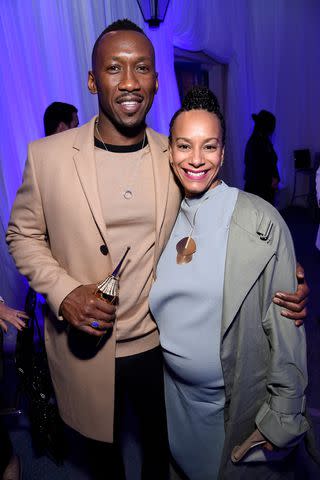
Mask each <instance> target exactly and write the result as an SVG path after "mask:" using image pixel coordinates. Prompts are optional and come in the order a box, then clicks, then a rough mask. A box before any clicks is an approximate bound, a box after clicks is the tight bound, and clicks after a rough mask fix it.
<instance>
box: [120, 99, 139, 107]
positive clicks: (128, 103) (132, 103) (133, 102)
mask: <svg viewBox="0 0 320 480" xmlns="http://www.w3.org/2000/svg"><path fill="white" fill-rule="evenodd" d="M121 103H122V105H130V106H131V105H137V103H138V102H137V101H136V100H135V101H132V102H121Z"/></svg>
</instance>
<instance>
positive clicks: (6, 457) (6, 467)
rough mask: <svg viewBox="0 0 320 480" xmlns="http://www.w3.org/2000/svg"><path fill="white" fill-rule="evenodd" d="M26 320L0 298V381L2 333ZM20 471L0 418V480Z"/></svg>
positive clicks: (14, 476)
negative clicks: (9, 325) (10, 326)
mask: <svg viewBox="0 0 320 480" xmlns="http://www.w3.org/2000/svg"><path fill="white" fill-rule="evenodd" d="M27 318H28V316H27V315H26V314H25V312H22V311H20V310H15V309H13V308H10V307H9V306H8V305H6V304H5V302H4V300H3V298H2V297H1V296H0V381H1V380H2V377H3V332H4V333H7V331H8V324H11V325H13V326H14V327H15V328H16V329H17V330H22V328H23V327H24V326H25V322H24V319H27ZM20 471H21V465H20V459H19V457H18V456H17V455H14V453H13V448H12V444H11V440H10V437H9V433H8V431H7V429H6V427H5V425H4V424H3V422H2V420H1V416H0V479H1V480H19V479H20Z"/></svg>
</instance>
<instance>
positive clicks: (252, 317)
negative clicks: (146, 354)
mask: <svg viewBox="0 0 320 480" xmlns="http://www.w3.org/2000/svg"><path fill="white" fill-rule="evenodd" d="M224 140H225V125H224V119H223V116H222V114H221V112H220V109H219V105H218V102H217V99H216V97H215V96H214V95H213V94H212V93H211V92H210V91H209V90H207V89H204V88H199V87H198V88H195V89H193V90H192V91H191V92H190V93H189V94H188V95H187V97H186V99H185V101H184V103H183V106H182V108H181V109H180V110H179V111H178V112H176V114H175V115H174V117H173V119H172V121H171V124H170V137H169V148H170V162H171V165H172V168H173V171H174V173H175V175H176V177H177V179H178V180H179V181H180V183H181V185H182V187H183V189H184V192H185V198H184V200H183V202H182V205H181V209H180V213H179V215H178V217H177V220H176V223H175V226H174V229H173V232H172V234H171V237H170V240H169V242H168V244H167V247H166V249H165V251H164V252H163V254H162V257H161V259H160V261H159V264H158V269H157V280H156V282H155V284H154V286H153V288H152V291H151V296H150V305H151V310H152V312H153V315H154V317H155V320H156V322H157V324H158V327H159V331H160V341H161V345H162V348H163V354H164V360H165V389H166V406H167V418H168V431H169V441H170V448H171V451H172V454H173V457H174V459H175V461H176V463H177V464H178V466H179V467H180V468H181V470H182V471H183V472H184V474H185V475H186V477H187V478H188V479H190V480H213V479H216V478H221V479H236V480H239V479H245V480H250V479H264V478H268V479H269V478H270V479H271V478H272V479H276V478H280V477H281V478H286V475H288V476H289V470H290V467H288V465H287V464H286V460H283V461H279V462H273V461H272V460H275V458H276V457H280V456H285V455H286V454H287V453H288V452H289V448H291V447H293V446H294V445H296V444H297V443H299V441H300V440H301V438H302V436H303V434H304V433H305V432H306V431H307V430H308V428H309V425H308V422H307V421H306V419H305V417H304V416H303V412H304V390H305V387H306V384H307V373H306V354H305V336H304V330H303V329H297V328H296V327H295V326H294V324H293V322H291V321H290V320H288V319H283V318H281V319H280V310H281V309H280V308H279V306H277V305H274V304H273V303H272V296H273V292H275V291H278V290H280V289H284V290H292V289H293V290H294V288H295V286H296V285H295V264H296V262H295V256H294V250H293V245H292V241H291V237H290V234H289V231H288V228H287V226H286V225H285V223H284V221H283V220H282V218H281V217H280V215H279V214H278V212H277V211H276V210H275V209H274V208H273V207H272V206H271V205H269V204H268V203H266V202H265V201H264V200H262V199H261V198H259V197H256V196H254V195H251V194H247V193H244V192H241V191H239V190H238V189H236V188H230V187H228V186H227V185H226V184H225V183H223V182H222V181H221V180H220V179H219V171H220V168H221V166H222V163H223V159H224ZM257 428H258V430H256V429H257ZM253 432H255V437H256V441H257V443H259V444H263V447H261V446H258V447H256V448H255V449H250V450H249V451H248V452H247V453H246V448H244V449H242V450H241V449H240V450H237V449H235V447H236V446H239V445H241V444H243V443H244V442H245V440H246V439H248V437H250V435H251V434H252V433H253ZM251 452H252V453H251ZM231 456H232V460H231ZM257 460H258V461H261V462H260V463H256V461H257ZM288 478H289V477H288Z"/></svg>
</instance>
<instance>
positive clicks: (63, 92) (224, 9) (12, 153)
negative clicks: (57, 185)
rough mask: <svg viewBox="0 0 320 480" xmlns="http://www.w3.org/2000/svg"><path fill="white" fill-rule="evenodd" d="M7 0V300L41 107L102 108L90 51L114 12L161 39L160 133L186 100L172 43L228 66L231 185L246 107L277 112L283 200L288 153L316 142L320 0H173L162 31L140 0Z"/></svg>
mask: <svg viewBox="0 0 320 480" xmlns="http://www.w3.org/2000/svg"><path fill="white" fill-rule="evenodd" d="M0 6H1V9H0V52H1V64H0V81H1V95H0V116H1V142H0V200H1V201H0V220H1V224H0V242H1V243H0V294H2V295H3V296H4V297H6V299H7V300H8V301H11V302H12V303H15V302H17V301H18V300H17V299H16V298H15V295H14V290H15V288H14V287H15V284H16V282H17V281H18V277H17V275H16V273H15V271H14V269H13V266H12V262H11V260H10V259H9V257H8V255H7V253H6V247H5V245H4V230H5V228H6V224H7V221H8V217H9V212H10V207H11V205H12V202H13V199H14V196H15V192H16V189H17V187H18V186H19V184H20V182H21V174H22V170H23V165H24V162H25V157H26V148H27V143H28V142H29V141H31V140H34V139H36V138H38V137H41V136H43V126H42V116H43V112H44V110H45V108H46V107H47V105H48V104H49V103H51V102H52V101H54V100H59V101H66V102H68V103H73V104H74V105H76V106H77V108H78V109H79V118H80V123H83V122H85V121H87V120H88V119H89V118H90V117H91V116H92V115H94V114H95V113H96V111H97V103H96V98H95V97H92V96H91V95H90V94H89V93H88V91H87V87H86V78H87V71H88V69H89V68H90V53H91V49H92V46H93V43H94V40H95V38H96V37H97V36H98V34H99V33H100V32H101V31H102V30H103V28H104V27H105V26H106V25H107V24H108V23H110V22H111V21H113V20H116V19H117V18H124V17H127V18H130V19H131V20H133V21H134V22H136V23H137V24H138V25H140V26H141V27H142V28H144V29H145V31H146V33H147V34H148V35H149V36H150V38H151V40H152V41H153V43H154V46H155V50H156V57H157V70H158V71H159V83H160V88H159V92H158V94H157V96H156V100H155V104H154V107H153V108H152V111H151V112H150V114H149V124H150V125H151V126H153V127H154V128H156V129H158V130H159V131H161V132H163V133H167V125H168V123H169V119H170V117H171V115H172V113H173V112H174V111H175V110H176V109H177V108H178V106H179V100H178V92H177V85H176V81H175V77H174V66H173V60H174V50H173V49H174V46H176V47H179V48H183V49H187V50H192V51H197V50H204V51H205V52H206V53H208V54H209V55H210V56H212V57H214V58H216V59H217V60H220V61H222V62H225V63H227V64H228V80H227V85H226V92H227V95H226V96H227V105H226V111H225V113H226V117H227V125H228V140H227V152H226V153H227V155H226V162H225V167H224V169H225V170H224V172H225V177H226V179H227V181H228V182H229V183H231V184H234V185H237V186H242V175H243V151H244V146H245V142H246V140H247V138H248V136H249V134H250V132H251V129H252V121H251V113H253V112H258V111H259V110H260V109H262V108H265V109H268V110H271V111H272V112H273V113H274V114H275V115H276V117H277V121H278V122H277V130H276V136H275V138H274V143H275V148H276V150H277V152H278V154H279V161H280V171H281V176H282V180H283V183H284V186H285V188H284V190H283V191H282V194H281V203H282V204H286V203H287V201H288V199H289V198H290V193H291V190H292V183H293V160H292V151H293V150H294V149H296V148H303V147H307V148H310V149H311V152H312V153H315V152H319V151H320V135H319V126H318V125H319V121H318V118H317V113H318V111H319V109H320V89H319V86H318V85H319V78H320V75H319V73H320V49H319V45H320V2H318V0H290V1H288V0H269V1H268V2H262V1H257V0H171V2H170V5H169V9H168V12H167V16H166V19H165V22H164V23H163V24H161V25H160V27H159V29H157V30H150V29H149V27H148V26H147V25H146V24H144V22H143V18H142V16H141V13H140V10H139V7H138V5H137V3H136V2H135V1H134V0H132V1H130V2H128V1H127V0H95V1H91V0H41V1H40V0H39V1H35V0H10V1H7V0H0ZM18 303H19V302H18ZM20 303H21V302H20Z"/></svg>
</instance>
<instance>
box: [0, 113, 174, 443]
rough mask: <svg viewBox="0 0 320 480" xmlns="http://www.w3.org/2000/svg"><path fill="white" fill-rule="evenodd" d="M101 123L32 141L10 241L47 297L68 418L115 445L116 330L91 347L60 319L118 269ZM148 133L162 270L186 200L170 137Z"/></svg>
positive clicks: (56, 373)
mask: <svg viewBox="0 0 320 480" xmlns="http://www.w3.org/2000/svg"><path fill="white" fill-rule="evenodd" d="M94 122H95V118H93V119H92V120H91V121H90V122H89V123H87V124H85V125H83V126H82V127H80V128H78V129H72V130H68V131H66V132H62V133H60V134H57V135H53V136H50V137H46V138H43V139H40V140H37V141H36V142H33V143H31V144H30V145H29V149H28V159H27V163H26V167H25V171H24V176H23V183H22V186H21V187H20V189H19V190H18V193H17V197H16V199H15V202H14V205H13V209H12V213H11V218H10V221H9V226H8V232H7V242H8V245H9V250H10V252H11V254H12V256H13V257H14V260H15V262H16V265H17V267H18V269H19V271H20V272H21V273H22V275H25V276H26V277H27V279H28V281H29V282H30V285H31V287H32V288H34V289H35V290H36V291H37V292H39V293H41V294H42V295H44V297H45V298H46V300H47V305H48V312H47V315H46V320H45V341H46V348H47V354H48V359H49V365H50V370H51V374H52V379H53V383H54V387H55V391H56V395H57V400H58V404H59V409H60V413H61V416H62V418H63V419H64V421H65V422H66V423H67V424H68V425H70V426H71V427H73V428H74V429H76V430H77V431H79V432H80V433H82V434H83V435H85V436H88V437H91V438H94V439H96V440H100V441H107V442H110V441H112V439H113V412H114V405H113V403H114V368H115V361H114V357H115V335H114V334H113V335H112V336H111V337H110V338H109V339H108V341H107V342H106V343H105V344H104V345H103V346H102V348H101V349H100V350H99V351H98V352H96V350H95V348H92V349H90V348H88V345H89V344H90V341H91V340H94V342H95V344H96V339H94V337H92V339H91V337H89V336H88V335H84V334H76V332H72V331H71V333H70V332H69V333H68V328H67V324H66V322H65V321H64V320H63V319H62V318H61V317H59V308H60V305H61V302H62V301H63V299H64V298H65V297H66V296H67V295H68V294H69V293H70V292H71V291H72V290H73V289H75V288H76V287H78V286H79V285H81V284H89V283H95V282H98V281H100V280H101V279H103V278H105V277H106V275H108V274H109V273H110V272H111V270H112V267H113V265H112V245H109V244H108V229H107V227H106V225H105V223H104V220H103V215H102V210H101V205H100V199H99V195H98V185H97V174H96V165H95V158H94V143H93V139H94V132H93V131H94ZM147 136H148V141H149V145H150V150H151V157H152V165H153V172H154V185H155V205H156V211H155V218H156V224H155V235H156V240H155V255H154V269H155V265H156V263H157V260H158V258H159V256H160V254H161V251H162V250H163V248H164V246H165V243H166V241H167V239H168V237H169V235H170V232H171V229H172V226H173V223H174V221H175V219H176V215H177V212H178V208H179V205H180V200H181V198H180V192H179V189H178V187H177V185H176V183H175V181H174V179H173V176H172V173H171V170H170V165H169V160H168V141H167V138H166V137H165V136H164V135H160V134H158V133H156V132H155V131H153V130H151V129H149V128H148V129H147ZM141 241H142V242H143V239H141ZM102 245H107V246H108V248H109V252H110V253H109V255H107V256H105V255H103V254H102V253H101V250H100V247H101V246H102ZM102 250H103V249H102ZM116 261H117V259H115V262H116ZM132 280H133V281H134V279H132ZM114 331H115V329H114ZM89 347H90V345H89ZM92 352H94V353H92Z"/></svg>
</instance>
